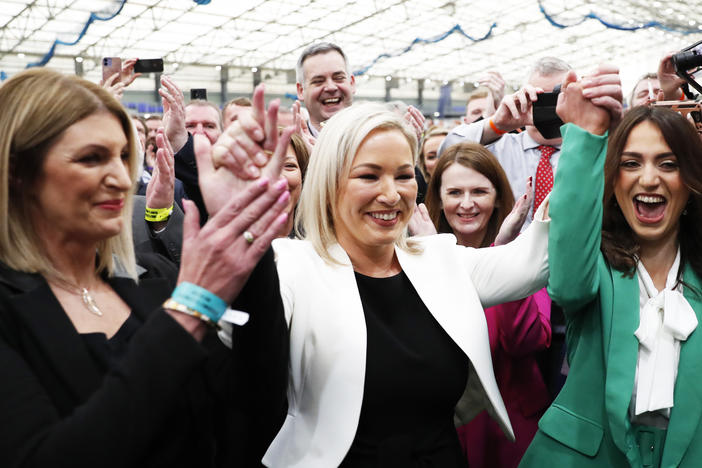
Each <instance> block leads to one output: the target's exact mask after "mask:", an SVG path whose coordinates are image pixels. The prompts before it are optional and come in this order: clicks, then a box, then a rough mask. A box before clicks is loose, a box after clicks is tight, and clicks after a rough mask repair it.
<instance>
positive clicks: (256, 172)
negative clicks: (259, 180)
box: [249, 166, 261, 177]
mask: <svg viewBox="0 0 702 468" xmlns="http://www.w3.org/2000/svg"><path fill="white" fill-rule="evenodd" d="M249 174H250V175H251V177H258V176H260V175H261V171H259V170H258V168H257V167H255V166H249Z"/></svg>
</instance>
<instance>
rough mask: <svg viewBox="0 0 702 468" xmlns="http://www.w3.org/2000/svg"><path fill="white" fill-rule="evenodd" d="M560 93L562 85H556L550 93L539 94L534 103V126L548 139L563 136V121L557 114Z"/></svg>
mask: <svg viewBox="0 0 702 468" xmlns="http://www.w3.org/2000/svg"><path fill="white" fill-rule="evenodd" d="M560 93H561V85H556V86H555V87H554V88H553V91H551V92H550V93H541V94H539V95H538V96H537V98H536V101H534V104H533V105H532V110H531V112H532V120H533V121H534V127H536V129H537V130H538V131H539V133H541V135H542V136H543V137H544V138H546V139H548V140H550V139H552V138H560V137H561V125H563V121H562V120H561V118H560V117H558V114H556V104H558V95H559V94H560Z"/></svg>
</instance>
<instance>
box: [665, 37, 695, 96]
mask: <svg viewBox="0 0 702 468" xmlns="http://www.w3.org/2000/svg"><path fill="white" fill-rule="evenodd" d="M672 61H673V66H675V73H677V75H678V76H679V77H680V78H682V79H684V80H685V81H687V83H685V84H684V85H683V86H682V90H683V93H685V96H686V97H687V98H688V99H695V96H694V95H693V94H692V92H691V91H690V88H689V87H688V84H689V85H690V86H692V87H693V88H695V89H696V90H697V92H699V93H700V94H702V86H700V84H699V83H698V82H697V79H698V78H700V77H702V41H699V42H696V43H694V44H692V45H691V46H690V47H686V48H684V49H683V50H681V51H680V52H678V53H677V54H675V55H673V57H672Z"/></svg>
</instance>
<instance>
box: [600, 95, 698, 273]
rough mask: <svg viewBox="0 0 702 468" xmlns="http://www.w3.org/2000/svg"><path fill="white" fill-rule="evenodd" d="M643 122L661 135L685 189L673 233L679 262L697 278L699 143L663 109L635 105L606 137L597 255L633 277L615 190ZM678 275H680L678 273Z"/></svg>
mask: <svg viewBox="0 0 702 468" xmlns="http://www.w3.org/2000/svg"><path fill="white" fill-rule="evenodd" d="M642 122H651V123H652V124H653V125H655V126H656V127H658V129H659V130H660V131H661V133H662V134H663V138H664V139H665V142H666V143H667V144H668V146H669V147H670V149H671V150H672V152H673V154H675V156H676V158H677V160H678V165H679V168H680V169H679V170H680V177H681V178H682V181H683V183H684V184H685V186H686V187H687V188H688V189H689V190H690V198H689V200H688V203H687V205H686V207H685V212H684V213H685V214H683V215H682V216H680V229H679V231H678V241H679V242H680V256H681V264H684V263H686V262H687V263H689V264H690V266H691V267H692V269H693V270H694V271H695V273H696V274H697V275H698V276H699V277H701V278H702V249H700V248H698V247H697V243H698V242H699V241H700V239H702V141H700V136H699V135H698V133H697V131H696V130H695V128H694V127H693V126H692V124H690V122H688V121H687V119H686V118H685V117H683V116H682V115H680V114H679V113H677V112H673V111H671V110H669V109H667V108H663V107H655V106H651V107H649V106H639V107H635V108H633V109H631V110H630V111H629V112H627V113H626V114H625V116H624V118H623V119H622V121H621V123H620V124H619V126H618V127H617V129H616V130H615V131H614V133H612V134H611V135H610V137H609V144H608V147H607V159H606V161H605V186H604V201H603V203H604V213H603V219H602V247H601V248H602V253H603V254H604V256H605V258H606V259H607V262H609V264H610V265H611V266H612V267H614V268H615V269H617V270H620V271H622V272H624V273H625V274H626V275H628V276H633V274H634V271H635V269H636V261H637V257H638V254H639V250H640V246H639V245H638V243H637V242H636V238H635V236H634V232H633V230H632V229H631V226H629V224H628V223H627V222H626V219H625V218H624V215H623V214H622V211H621V209H620V207H619V205H618V204H617V202H616V198H615V197H614V186H615V184H616V180H617V176H618V174H619V164H620V161H621V156H622V152H623V151H624V146H625V145H626V142H627V139H628V138H629V134H630V133H631V131H632V130H633V129H634V127H636V126H637V125H639V124H640V123H642ZM680 271H681V273H682V269H681V270H680Z"/></svg>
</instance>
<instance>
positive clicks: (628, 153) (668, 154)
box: [622, 151, 677, 159]
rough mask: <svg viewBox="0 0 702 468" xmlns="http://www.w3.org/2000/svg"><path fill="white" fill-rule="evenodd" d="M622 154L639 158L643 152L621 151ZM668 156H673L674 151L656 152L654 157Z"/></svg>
mask: <svg viewBox="0 0 702 468" xmlns="http://www.w3.org/2000/svg"><path fill="white" fill-rule="evenodd" d="M622 156H632V157H636V158H640V157H642V156H643V154H642V153H638V152H636V151H622ZM669 156H675V153H673V152H672V151H666V152H665V153H658V154H657V155H655V156H654V157H655V158H656V159H659V158H667V157H669ZM675 157H676V158H677V156H675Z"/></svg>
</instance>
